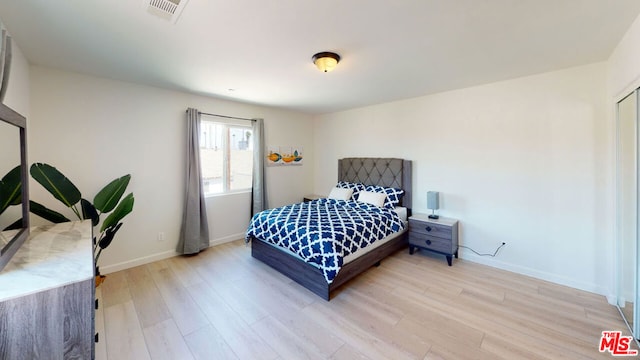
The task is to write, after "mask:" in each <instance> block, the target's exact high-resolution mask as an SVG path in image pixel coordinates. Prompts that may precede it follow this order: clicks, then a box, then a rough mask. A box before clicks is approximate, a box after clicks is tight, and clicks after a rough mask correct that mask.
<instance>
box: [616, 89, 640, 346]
mask: <svg viewBox="0 0 640 360" xmlns="http://www.w3.org/2000/svg"><path fill="white" fill-rule="evenodd" d="M617 115H618V116H617V140H618V141H617V237H618V239H617V243H618V246H617V259H618V261H617V264H618V268H617V273H618V277H617V279H618V280H617V282H618V284H617V298H618V308H619V309H620V312H621V314H622V316H623V317H624V318H625V320H626V321H627V323H628V324H629V329H630V330H631V332H632V333H633V335H634V337H635V338H639V335H640V334H639V332H638V328H639V327H638V325H640V323H639V321H638V316H639V314H638V311H636V304H637V300H638V286H637V285H638V158H639V157H638V91H637V90H636V91H634V92H633V93H632V94H630V95H628V96H627V97H625V98H624V99H622V100H621V101H620V102H619V103H618V111H617Z"/></svg>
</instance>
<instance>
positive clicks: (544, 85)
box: [314, 63, 613, 294]
mask: <svg viewBox="0 0 640 360" xmlns="http://www.w3.org/2000/svg"><path fill="white" fill-rule="evenodd" d="M605 69H606V67H605V64H604V63H598V64H593V65H588V66H582V67H577V68H571V69H567V70H562V71H556V72H551V73H545V74H541V75H536V76H530V77H525V78H519V79H514V80H509V81H503V82H498V83H493V84H489V85H483V86H477V87H473V88H467V89H461V90H457V91H451V92H446V93H440V94H436V95H431V96H424V97H420V98H415V99H409V100H404V101H397V102H392V103H387V104H380V105H376V106H370V107H365V108H360V109H355V110H350V111H344V112H339V113H335V114H327V115H323V116H318V117H317V118H316V119H315V121H314V138H315V140H314V143H315V153H316V154H318V156H317V158H318V159H317V161H316V168H315V173H316V174H323V176H316V183H315V191H316V192H326V191H327V189H328V188H330V187H331V186H332V185H333V184H335V179H336V175H337V170H336V160H337V159H339V158H342V157H349V156H380V157H402V158H406V159H411V160H413V171H414V176H413V184H414V189H413V190H414V197H413V204H414V205H413V206H414V212H426V211H427V209H426V193H427V191H428V190H435V191H440V194H441V198H440V200H441V207H442V209H441V210H440V211H439V213H440V214H441V215H444V216H450V217H454V218H457V219H459V220H460V226H461V240H460V241H461V244H462V245H465V246H469V247H472V248H474V249H475V250H477V251H479V252H482V253H492V252H493V251H494V250H495V249H496V247H497V246H498V245H500V244H501V243H502V242H506V243H507V245H506V246H505V247H504V248H503V249H502V250H501V252H500V253H499V255H498V256H497V257H496V258H485V257H482V258H481V257H478V256H476V255H474V254H472V253H471V252H469V251H467V250H464V249H463V250H462V253H461V256H462V257H463V258H466V259H470V260H473V261H478V262H483V263H487V264H490V265H493V266H496V267H500V268H504V269H508V270H512V271H516V272H519V273H523V274H528V275H532V276H536V277H538V278H542V279H547V280H551V281H554V282H558V283H561V284H566V285H570V286H573V287H576V288H580V289H585V290H588V291H593V292H598V293H602V294H610V293H611V291H613V289H610V286H609V277H608V276H607V275H608V274H610V270H609V269H610V267H611V256H610V254H611V252H612V251H613V239H612V234H611V229H612V221H613V218H612V211H611V210H612V192H611V190H610V188H611V186H612V184H611V180H612V177H611V174H612V171H613V170H612V164H611V162H610V159H611V151H612V143H611V138H612V135H611V134H612V126H611V124H610V122H609V120H608V118H607V111H606V107H605V98H606V90H605V87H606V77H605V75H606V72H605ZM320 155H321V156H320ZM443 261H444V259H443ZM454 266H455V265H454Z"/></svg>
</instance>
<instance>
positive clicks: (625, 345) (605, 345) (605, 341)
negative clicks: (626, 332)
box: [600, 331, 638, 356]
mask: <svg viewBox="0 0 640 360" xmlns="http://www.w3.org/2000/svg"><path fill="white" fill-rule="evenodd" d="M632 342H633V337H631V336H622V332H621V331H603V332H602V337H601V338H600V352H605V351H608V352H610V353H611V355H613V356H635V355H638V350H634V349H631V343H632Z"/></svg>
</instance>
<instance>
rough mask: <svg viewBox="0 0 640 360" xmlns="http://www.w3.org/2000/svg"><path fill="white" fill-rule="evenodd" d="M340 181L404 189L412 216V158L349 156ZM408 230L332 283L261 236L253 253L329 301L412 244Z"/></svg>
mask: <svg viewBox="0 0 640 360" xmlns="http://www.w3.org/2000/svg"><path fill="white" fill-rule="evenodd" d="M338 181H349V182H354V183H362V184H365V185H381V186H386V187H395V188H401V189H403V190H404V191H405V194H404V196H403V199H402V206H404V207H406V208H407V216H411V197H412V189H411V161H410V160H403V159H393V158H345V159H341V160H338ZM408 234H409V233H408V231H405V232H404V233H402V234H400V235H398V236H397V237H395V238H393V239H391V240H389V241H387V242H386V243H384V244H383V245H381V246H378V247H376V248H375V249H373V250H371V251H369V252H368V253H366V254H364V255H362V256H360V257H358V258H356V259H355V260H353V261H351V262H349V263H347V264H345V265H344V266H342V268H341V269H340V271H339V272H338V275H337V276H336V277H335V278H334V280H333V282H332V283H331V284H327V280H326V279H325V278H324V275H323V274H322V270H320V269H319V268H317V267H315V266H313V265H311V264H308V263H306V262H304V261H303V260H301V259H300V258H297V257H294V256H291V255H290V254H288V253H285V252H284V251H282V250H280V249H277V248H275V247H274V246H273V245H271V244H268V243H266V242H264V241H262V240H260V239H257V238H254V237H252V238H251V256H253V257H254V258H256V259H258V260H260V261H262V262H264V263H265V264H267V265H269V266H271V267H272V268H274V269H276V270H278V271H279V272H281V273H282V274H284V275H286V276H288V277H289V278H290V279H292V280H294V281H295V282H297V283H298V284H300V285H302V286H304V287H305V288H307V289H309V290H311V291H312V292H313V293H315V294H317V295H318V296H320V297H322V298H323V299H325V300H327V301H329V299H330V298H331V293H332V291H333V290H334V289H336V288H337V287H339V286H340V285H342V284H344V283H345V282H347V281H349V280H350V279H352V278H353V277H355V276H356V275H358V274H360V273H361V272H363V271H366V270H367V269H369V268H370V267H372V266H374V265H379V264H380V261H381V260H382V259H384V258H385V257H387V256H389V255H391V254H392V253H394V252H396V251H398V250H399V249H402V248H404V247H406V246H407V245H408V242H407V236H408Z"/></svg>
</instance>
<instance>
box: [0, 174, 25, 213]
mask: <svg viewBox="0 0 640 360" xmlns="http://www.w3.org/2000/svg"><path fill="white" fill-rule="evenodd" d="M21 202H22V179H21V177H20V165H18V166H16V167H14V168H13V169H11V171H9V172H8V173H7V174H6V175H5V176H4V177H3V178H2V180H0V214H2V213H3V212H4V211H5V210H6V209H7V208H8V207H9V206H11V205H18V204H20V203H21Z"/></svg>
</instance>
